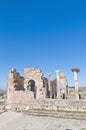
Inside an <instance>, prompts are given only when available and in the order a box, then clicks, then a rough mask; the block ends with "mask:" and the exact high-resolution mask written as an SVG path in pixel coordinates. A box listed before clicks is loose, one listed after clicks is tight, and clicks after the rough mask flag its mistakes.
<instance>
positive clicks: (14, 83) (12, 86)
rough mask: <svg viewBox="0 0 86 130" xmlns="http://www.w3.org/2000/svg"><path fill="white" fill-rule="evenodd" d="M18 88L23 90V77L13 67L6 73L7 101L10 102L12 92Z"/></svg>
mask: <svg viewBox="0 0 86 130" xmlns="http://www.w3.org/2000/svg"><path fill="white" fill-rule="evenodd" d="M20 90H24V78H23V77H21V76H20V74H19V73H18V72H16V70H15V69H13V70H12V71H11V72H10V73H9V75H8V89H7V102H9V103H10V102H12V101H13V99H14V98H13V93H14V92H15V91H20Z"/></svg>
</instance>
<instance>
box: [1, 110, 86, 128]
mask: <svg viewBox="0 0 86 130" xmlns="http://www.w3.org/2000/svg"><path fill="white" fill-rule="evenodd" d="M85 128H86V121H85V120H74V119H62V118H54V117H41V116H31V115H26V114H23V113H16V112H12V111H8V112H5V113H2V114H0V130H66V129H68V130H71V129H72V130H86V129H85Z"/></svg>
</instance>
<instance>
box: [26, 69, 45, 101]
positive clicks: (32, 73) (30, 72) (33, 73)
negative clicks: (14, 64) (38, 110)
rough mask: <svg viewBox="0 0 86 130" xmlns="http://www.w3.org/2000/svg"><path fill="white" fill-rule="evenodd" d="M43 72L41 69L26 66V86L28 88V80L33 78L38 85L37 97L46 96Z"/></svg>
mask: <svg viewBox="0 0 86 130" xmlns="http://www.w3.org/2000/svg"><path fill="white" fill-rule="evenodd" d="M42 76H43V73H42V71H41V70H39V69H34V68H30V69H29V68H26V69H24V79H25V80H24V88H25V90H27V86H28V82H29V81H30V80H33V81H34V82H35V86H36V99H39V98H44V97H45V93H44V90H43V89H44V88H43V79H42Z"/></svg>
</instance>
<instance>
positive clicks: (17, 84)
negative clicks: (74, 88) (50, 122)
mask: <svg viewBox="0 0 86 130" xmlns="http://www.w3.org/2000/svg"><path fill="white" fill-rule="evenodd" d="M60 86H61V88H60ZM19 92H21V98H22V102H23V101H24V103H25V102H26V103H28V101H29V102H30V101H31V100H32V99H45V98H48V99H49V98H50V99H60V98H61V99H66V98H67V95H68V82H67V79H66V76H65V75H64V73H62V72H60V71H56V78H55V79H53V80H51V74H48V78H46V77H43V73H42V71H41V70H39V69H35V68H26V69H24V77H22V76H20V74H19V73H18V72H17V71H16V69H12V70H11V72H10V73H9V76H8V90H7V103H8V106H11V104H12V103H13V102H14V101H15V99H16V97H17V103H18V101H19V100H20V99H21V98H20V97H19ZM19 98H20V99H19Z"/></svg>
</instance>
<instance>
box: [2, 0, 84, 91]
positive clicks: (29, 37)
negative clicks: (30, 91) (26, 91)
mask: <svg viewBox="0 0 86 130" xmlns="http://www.w3.org/2000/svg"><path fill="white" fill-rule="evenodd" d="M85 59H86V1H85V0H24V1H23V0H21V1H20V0H17V1H16V0H15V1H12V0H8V1H7V0H3V1H0V88H2V89H6V88H7V76H8V73H9V71H10V70H11V68H16V69H17V71H19V72H20V73H21V75H23V70H24V68H30V67H35V68H40V69H42V71H43V72H44V74H45V76H47V73H51V74H52V78H54V77H55V70H56V69H59V70H61V71H63V72H64V73H65V75H66V77H67V79H68V82H69V85H74V81H73V73H72V72H71V68H72V67H79V68H80V70H81V71H80V73H79V85H80V86H86V61H85Z"/></svg>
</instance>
